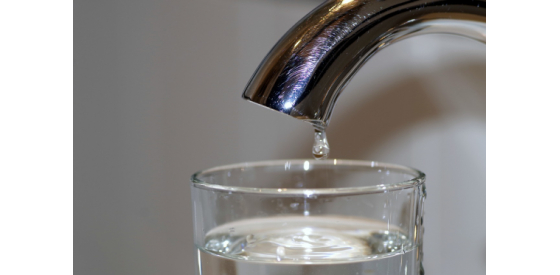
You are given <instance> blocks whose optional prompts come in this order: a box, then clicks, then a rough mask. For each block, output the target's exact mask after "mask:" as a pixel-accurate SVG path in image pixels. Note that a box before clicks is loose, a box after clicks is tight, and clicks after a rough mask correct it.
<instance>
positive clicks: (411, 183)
mask: <svg viewBox="0 0 560 275" xmlns="http://www.w3.org/2000/svg"><path fill="white" fill-rule="evenodd" d="M287 162H289V163H290V164H295V165H298V164H299V165H304V163H305V162H309V164H312V165H317V164H318V165H326V166H336V165H341V166H354V167H364V168H366V167H367V168H386V169H394V170H401V171H403V172H409V173H410V175H411V176H414V178H412V179H410V180H406V181H400V182H394V183H388V184H375V185H371V186H361V187H339V188H256V187H239V186H228V185H221V184H215V183H207V182H204V181H203V180H201V179H200V178H199V177H200V175H203V174H206V173H212V172H217V171H222V170H223V171H225V170H231V169H235V168H241V169H242V170H243V168H247V167H266V166H269V167H272V166H281V165H285V164H286V163H287ZM425 181H426V175H425V174H424V173H423V172H422V171H420V170H417V169H414V168H410V167H407V166H404V165H399V164H392V163H385V162H377V161H366V160H346V159H326V160H315V159H282V160H265V161H254V162H241V163H235V164H228V165H221V166H216V167H213V168H209V169H205V170H200V171H198V172H196V173H194V174H193V175H192V176H191V184H192V186H193V187H195V188H200V189H205V190H210V191H218V192H228V193H242V194H258V195H273V196H294V195H302V196H306V197H311V196H325V195H327V196H328V195H330V196H337V195H360V194H371V193H386V192H390V191H396V190H402V189H408V188H412V187H415V186H419V185H422V184H424V182H425Z"/></svg>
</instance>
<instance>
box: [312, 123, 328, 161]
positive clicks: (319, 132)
mask: <svg viewBox="0 0 560 275" xmlns="http://www.w3.org/2000/svg"><path fill="white" fill-rule="evenodd" d="M329 151H330V148H329V142H328V141H327V134H326V133H325V130H323V129H318V128H316V129H315V141H314V142H313V150H312V152H313V156H314V157H315V159H326V158H327V157H328V156H329Z"/></svg>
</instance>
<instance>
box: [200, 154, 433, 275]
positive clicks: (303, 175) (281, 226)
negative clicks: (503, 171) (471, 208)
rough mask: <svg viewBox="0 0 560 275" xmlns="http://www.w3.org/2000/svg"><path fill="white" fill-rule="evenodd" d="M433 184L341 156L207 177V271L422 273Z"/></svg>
mask: <svg viewBox="0 0 560 275" xmlns="http://www.w3.org/2000/svg"><path fill="white" fill-rule="evenodd" d="M424 181H425V175H424V174H423V173H422V172H420V171H418V170H415V169H411V168H407V167H404V166H400V165H393V164H386V163H379V162H371V161H352V160H336V159H332V160H276V161H263V162H254V163H242V164H234V165H227V166H221V167H216V168H212V169H208V170H204V171H201V172H198V173H196V174H194V175H193V176H192V186H191V188H192V201H193V212H194V215H193V216H194V218H193V219H194V241H195V245H196V250H197V251H196V252H197V254H198V273H199V274H200V275H215V274H216V275H217V274H219V275H234V274H235V275H245V274H249V275H257V274H267V275H276V274H278V275H280V274H282V275H284V274H302V275H303V274H305V275H319V274H321V275H325V274H337V275H340V274H352V275H355V274H376V275H377V274H386V275H394V274H407V275H409V274H423V270H422V263H421V261H422V234H423V227H422V215H423V204H424V198H425V184H424Z"/></svg>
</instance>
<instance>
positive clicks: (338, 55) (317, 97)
mask: <svg viewBox="0 0 560 275" xmlns="http://www.w3.org/2000/svg"><path fill="white" fill-rule="evenodd" d="M485 18H486V1H471V0H458V1H451V0H447V1H441V0H440V1H437V0H431V1H417V0H414V1H403V0H387V1H382V0H369V1H358V0H330V1H326V2H325V3H323V4H321V5H320V6H318V7H317V8H316V9H315V10H313V11H312V12H311V13H309V14H308V15H307V16H306V17H304V18H303V19H301V20H300V21H299V22H298V23H297V24H296V25H295V26H294V27H292V29H290V30H289V31H288V32H287V33H286V34H285V35H284V37H282V39H280V41H279V42H278V43H277V44H276V45H275V46H274V48H273V49H272V50H271V51H270V53H269V54H268V55H267V56H266V57H265V59H264V60H263V61H262V63H261V64H260V66H259V68H258V69H257V71H256V72H255V74H254V75H253V77H252V78H251V80H250V81H249V84H248V85H247V88H246V89H245V92H244V93H243V98H245V99H247V100H249V101H252V102H255V103H257V104H260V105H263V106H265V107H268V108H271V109H273V110H277V111H280V112H282V113H285V114H289V115H290V116H293V117H296V118H298V119H303V120H307V121H309V122H311V123H313V124H315V125H316V126H319V127H321V128H324V127H326V126H327V125H328V122H329V118H330V115H331V112H332V109H333V107H334V105H335V103H336V99H337V97H338V95H339V94H340V91H341V90H342V89H343V88H344V86H345V85H346V84H347V82H348V81H349V80H350V79H351V78H352V76H353V75H354V74H355V73H356V71H357V70H358V69H359V68H360V67H361V66H362V65H363V64H364V63H365V61H367V60H368V59H369V58H370V57H371V56H372V55H374V54H375V53H377V52H378V51H379V50H380V49H382V48H384V47H387V46H388V45H390V44H392V43H394V42H396V41H399V40H402V39H404V38H407V37H411V36H414V35H419V34H426V33H449V34H456V35H461V36H465V37H469V38H473V39H476V40H478V41H481V42H485V41H486V23H485V22H486V19H485Z"/></svg>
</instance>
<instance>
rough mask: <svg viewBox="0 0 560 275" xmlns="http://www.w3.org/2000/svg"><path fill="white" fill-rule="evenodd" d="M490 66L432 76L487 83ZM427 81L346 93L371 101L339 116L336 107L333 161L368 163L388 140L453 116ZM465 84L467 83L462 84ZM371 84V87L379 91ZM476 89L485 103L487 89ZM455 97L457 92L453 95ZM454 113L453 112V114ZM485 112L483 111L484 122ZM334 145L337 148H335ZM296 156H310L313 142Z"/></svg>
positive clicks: (415, 79)
mask: <svg viewBox="0 0 560 275" xmlns="http://www.w3.org/2000/svg"><path fill="white" fill-rule="evenodd" d="M485 66H486V65H485V64H481V63H472V64H464V65H462V66H453V67H448V68H445V69H443V70H441V71H437V72H433V73H430V74H428V75H430V76H436V75H437V76H438V77H444V78H445V77H454V78H456V76H462V77H461V80H460V81H461V82H463V81H464V83H468V82H470V83H485V79H486V67H485ZM427 81H429V79H428V80H427V79H426V78H422V77H420V76H416V77H409V78H406V79H403V80H402V81H400V82H398V83H397V84H395V85H393V86H389V87H387V88H385V89H383V90H375V88H372V89H370V90H367V91H365V90H362V91H343V95H341V97H344V96H352V95H351V93H354V92H361V93H365V92H369V93H370V94H371V96H370V97H367V99H368V100H367V101H363V102H361V103H360V104H359V105H356V106H353V107H352V108H347V111H346V112H337V110H336V107H335V110H334V111H333V117H336V121H335V122H334V123H332V122H331V124H330V125H329V128H328V132H327V133H328V138H329V143H330V145H331V153H332V156H333V157H336V158H342V159H368V158H369V154H370V153H371V152H372V149H377V148H379V147H381V146H382V145H383V144H385V142H386V141H387V139H390V138H391V137H393V136H394V135H395V134H396V133H398V132H400V131H402V130H404V129H407V128H409V127H412V126H413V125H415V124H418V123H420V122H424V121H427V120H433V119H437V118H441V117H443V116H444V115H449V111H444V110H442V109H441V103H439V104H438V102H436V99H435V98H434V93H432V92H430V90H429V89H430V87H429V86H427V85H426V83H427ZM461 84H463V83H461ZM375 86H376V85H375V84H374V83H371V87H375ZM476 88H477V89H473V90H474V91H475V93H477V95H476V96H477V98H480V100H481V101H484V100H485V96H486V91H485V89H484V88H483V87H481V88H479V87H476ZM450 93H453V91H450ZM453 111H454V110H452V112H453ZM485 115H486V114H485V110H481V116H482V119H484V117H485ZM333 144H334V146H333ZM296 147H297V148H295V150H294V151H295V152H307V151H309V148H310V147H311V142H308V143H305V142H302V143H299V146H296Z"/></svg>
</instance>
